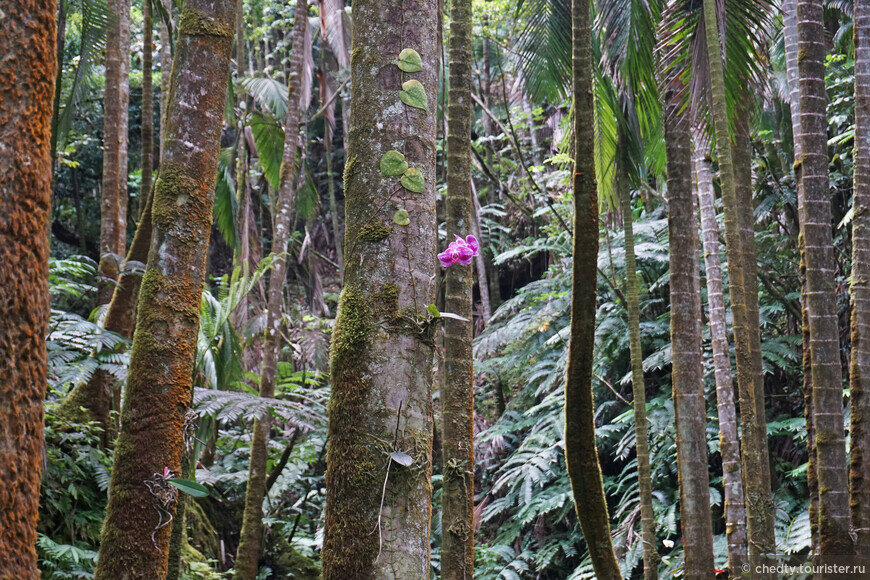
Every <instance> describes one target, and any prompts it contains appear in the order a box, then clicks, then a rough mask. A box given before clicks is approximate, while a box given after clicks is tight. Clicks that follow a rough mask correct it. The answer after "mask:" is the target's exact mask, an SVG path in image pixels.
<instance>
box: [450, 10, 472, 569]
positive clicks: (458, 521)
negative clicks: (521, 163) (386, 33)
mask: <svg viewBox="0 0 870 580" xmlns="http://www.w3.org/2000/svg"><path fill="white" fill-rule="evenodd" d="M471 4H472V2H471V0H453V2H452V4H451V8H450V41H449V46H448V51H449V55H450V69H449V70H450V92H449V97H448V109H447V130H448V133H447V197H446V200H445V207H444V209H445V213H446V217H447V220H446V228H447V238H448V240H447V241H448V242H450V241H451V238H452V237H453V235H454V234H455V235H458V236H460V237H463V238H464V237H465V236H466V235H468V234H471V232H472V224H471V220H472V217H471V123H472V120H473V110H472V101H471V63H472V58H471V41H472V7H471ZM478 254H479V252H478ZM473 285H474V274H473V269H472V266H471V265H468V266H465V265H462V264H454V265H453V266H451V267H449V268H447V271H446V272H445V274H444V286H445V301H444V307H445V308H446V309H447V310H449V311H450V312H454V313H456V314H458V315H459V316H462V317H463V318H466V319H467V320H453V319H449V318H448V319H446V320H445V321H444V363H445V364H444V390H443V391H442V394H441V417H442V419H443V430H442V451H441V461H442V471H443V474H444V480H443V492H442V493H443V508H442V512H441V529H442V547H441V577H442V578H443V579H444V580H468V579H470V578H473V576H474V368H473V362H472V361H473V359H474V355H473V353H472V339H473V328H472V295H471V293H472V287H473Z"/></svg>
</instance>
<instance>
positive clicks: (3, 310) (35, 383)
mask: <svg viewBox="0 0 870 580" xmlns="http://www.w3.org/2000/svg"><path fill="white" fill-rule="evenodd" d="M56 9H57V8H56V4H55V2H54V0H21V1H20V2H14V3H11V4H8V5H6V4H4V6H3V12H4V16H3V26H2V27H0V54H2V55H4V57H3V58H2V59H0V78H2V79H3V82H2V83H0V151H2V155H0V264H2V266H0V320H2V321H3V323H2V324H0V352H2V353H3V355H2V356H0V375H2V376H3V381H2V382H0V466H2V467H0V578H3V579H6V578H9V579H18V578H38V577H39V571H38V569H37V566H36V522H37V519H38V517H39V511H38V510H39V488H40V481H41V476H42V461H43V455H42V453H43V431H42V429H43V427H42V401H43V398H44V396H45V386H46V384H47V381H48V376H47V375H48V362H47V360H46V352H45V335H46V334H47V333H48V315H49V295H48V255H49V244H48V235H47V232H48V223H49V221H48V220H49V211H50V207H51V174H52V167H51V103H52V99H53V97H54V80H55V73H56V70H55V68H56V66H57V52H56V46H55V43H56V38H55V34H56V28H55V17H56Z"/></svg>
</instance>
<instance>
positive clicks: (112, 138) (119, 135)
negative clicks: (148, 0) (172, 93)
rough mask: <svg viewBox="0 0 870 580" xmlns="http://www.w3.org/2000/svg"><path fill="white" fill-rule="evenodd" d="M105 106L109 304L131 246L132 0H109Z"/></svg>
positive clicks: (101, 295)
mask: <svg viewBox="0 0 870 580" xmlns="http://www.w3.org/2000/svg"><path fill="white" fill-rule="evenodd" d="M109 8H110V9H111V11H112V13H113V15H114V16H115V17H114V18H112V19H110V25H109V30H108V33H107V34H106V94H105V97H104V98H105V102H104V106H103V182H102V202H101V205H100V267H99V272H100V283H99V284H98V289H97V304H98V305H102V304H108V303H109V301H110V300H111V299H112V291H113V289H114V286H115V282H116V281H117V280H118V276H119V274H120V267H121V260H122V259H123V256H124V252H125V248H126V246H127V118H128V105H129V101H130V74H129V73H130V0H110V1H109Z"/></svg>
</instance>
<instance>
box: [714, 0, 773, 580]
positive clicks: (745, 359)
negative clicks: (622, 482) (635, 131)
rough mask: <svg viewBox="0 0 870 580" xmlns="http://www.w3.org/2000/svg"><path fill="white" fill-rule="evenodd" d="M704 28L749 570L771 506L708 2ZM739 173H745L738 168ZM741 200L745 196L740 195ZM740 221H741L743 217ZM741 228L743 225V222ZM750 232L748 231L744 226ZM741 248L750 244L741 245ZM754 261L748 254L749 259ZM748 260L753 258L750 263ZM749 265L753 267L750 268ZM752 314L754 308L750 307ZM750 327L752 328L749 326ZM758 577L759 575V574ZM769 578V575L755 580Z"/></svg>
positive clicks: (767, 528)
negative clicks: (734, 368) (731, 331)
mask: <svg viewBox="0 0 870 580" xmlns="http://www.w3.org/2000/svg"><path fill="white" fill-rule="evenodd" d="M704 23H705V29H706V34H707V38H706V41H707V58H708V62H709V68H710V92H711V95H712V107H713V111H712V112H713V115H712V116H713V127H714V133H715V135H716V152H717V157H718V161H719V179H720V182H721V184H722V205H723V212H724V215H725V249H726V253H727V256H728V279H729V284H730V290H731V311H732V317H733V324H734V351H735V355H736V359H737V385H738V389H739V394H740V427H741V429H740V430H741V434H742V438H743V439H742V444H743V446H742V456H741V459H742V463H743V465H742V467H743V482H744V485H745V494H746V495H745V501H746V512H747V513H746V515H747V524H748V533H749V560H750V564H751V565H752V566H753V567H756V566H758V565H759V564H760V563H761V560H762V555H763V554H775V553H776V540H775V536H774V526H773V524H774V519H773V516H774V505H773V497H772V495H771V490H770V477H769V465H768V458H767V432H766V421H765V415H764V389H763V386H764V384H763V377H762V376H761V373H760V370H761V361H760V353H761V351H760V348H756V345H760V336H755V335H758V333H759V329H758V328H759V327H758V325H757V313H752V314H751V313H750V310H752V308H751V305H752V304H756V305H757V297H754V298H753V297H750V296H749V294H750V293H751V292H752V291H754V289H755V288H756V284H757V282H755V280H754V276H751V274H750V273H749V272H746V264H745V261H747V260H746V253H745V252H744V248H743V246H744V245H745V244H744V239H745V237H746V236H745V235H744V233H743V232H741V216H740V212H741V207H740V203H741V201H743V202H744V203H748V200H746V199H742V200H741V199H740V198H738V187H737V183H736V179H735V171H734V153H733V151H732V142H731V138H730V133H729V128H728V109H727V104H726V102H725V68H724V64H723V62H722V51H721V43H720V40H719V39H720V31H719V28H718V18H717V16H716V8H715V1H714V0H704ZM742 170H744V171H745V170H746V169H745V168H742ZM741 193H743V195H741V198H742V197H745V194H746V192H743V191H742V190H741ZM744 217H746V216H745V215H744ZM743 221H744V222H745V219H744V220H743ZM750 228H751V225H750ZM745 243H747V244H748V243H750V242H749V240H745ZM753 255H754V253H753ZM753 260H754V258H753ZM753 263H754V262H753ZM750 277H752V278H753V279H752V280H750V279H749V278H750ZM756 309H757V306H756ZM752 321H755V325H753V322H752ZM759 574H760V573H759ZM759 577H760V578H770V577H772V574H768V575H764V574H761V575H760V576H759Z"/></svg>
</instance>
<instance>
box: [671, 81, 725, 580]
mask: <svg viewBox="0 0 870 580" xmlns="http://www.w3.org/2000/svg"><path fill="white" fill-rule="evenodd" d="M665 98H666V103H667V108H666V111H665V145H666V147H667V174H668V183H667V187H668V238H669V240H670V247H671V251H670V268H671V281H670V290H671V365H672V371H671V377H672V378H671V382H672V383H673V392H674V422H675V424H676V432H677V468H678V470H679V484H680V532H681V534H682V537H683V547H684V551H685V560H686V563H685V577H686V578H687V579H691V580H697V579H699V578H713V524H712V519H711V513H710V489H709V485H710V480H709V475H708V473H707V436H706V427H707V426H706V413H705V401H704V376H703V372H704V371H703V364H702V360H701V322H700V320H698V312H699V311H700V296H699V293H698V289H699V283H698V270H699V265H698V250H697V248H698V237H697V230H696V228H694V227H687V224H694V223H695V218H694V207H693V202H692V158H691V148H692V138H691V135H690V132H689V119H688V116H687V115H686V114H684V113H681V112H680V104H679V101H678V99H675V98H674V96H673V95H672V94H670V93H669V94H667V95H666V97H665Z"/></svg>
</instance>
